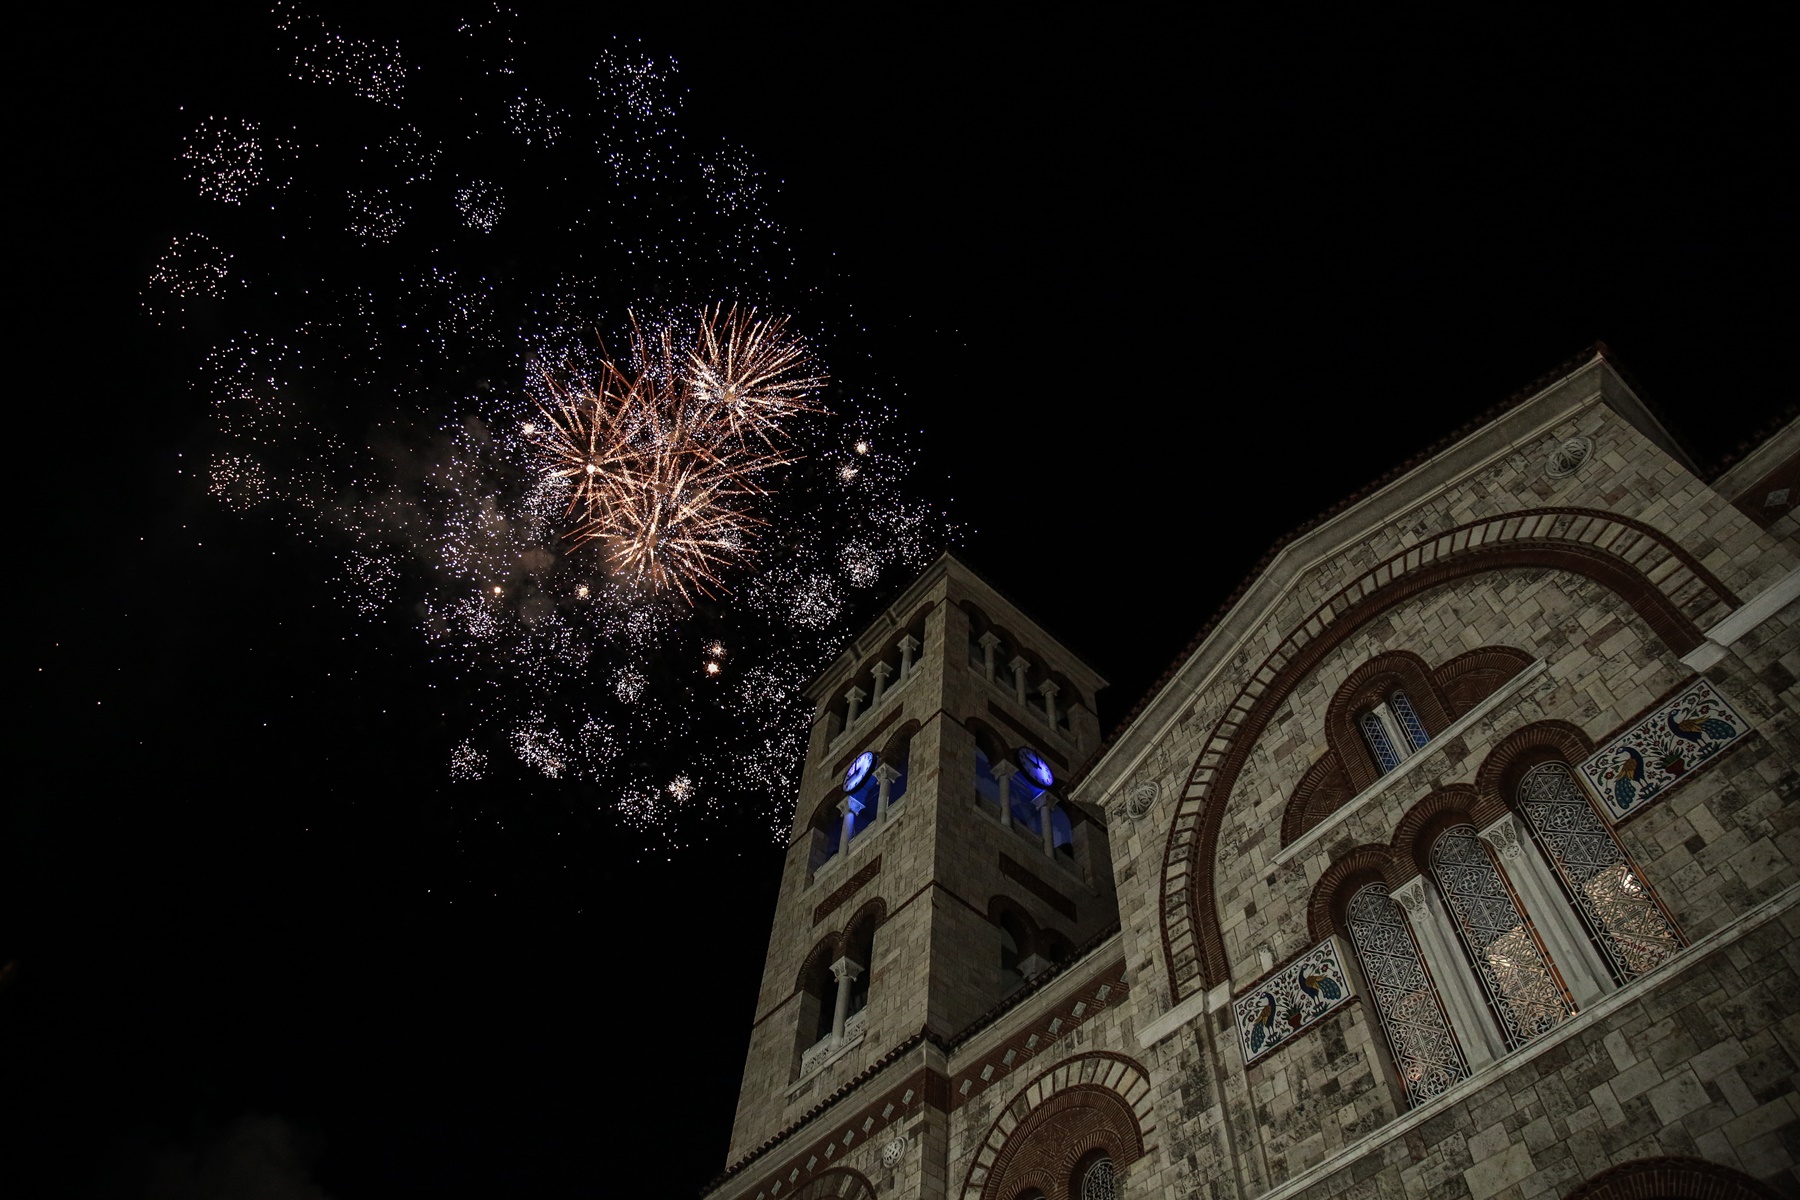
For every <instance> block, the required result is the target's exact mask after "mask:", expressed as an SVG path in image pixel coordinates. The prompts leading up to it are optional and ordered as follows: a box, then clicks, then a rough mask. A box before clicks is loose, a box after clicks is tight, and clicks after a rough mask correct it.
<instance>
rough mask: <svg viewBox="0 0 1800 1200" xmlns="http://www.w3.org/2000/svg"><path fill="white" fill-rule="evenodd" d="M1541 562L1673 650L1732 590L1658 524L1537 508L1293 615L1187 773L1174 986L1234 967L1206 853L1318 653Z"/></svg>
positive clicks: (1173, 868)
mask: <svg viewBox="0 0 1800 1200" xmlns="http://www.w3.org/2000/svg"><path fill="white" fill-rule="evenodd" d="M1520 567H1543V568H1550V569H1554V570H1561V571H1567V572H1570V573H1572V574H1576V575H1581V576H1585V577H1586V578H1588V579H1591V580H1593V581H1594V582H1596V583H1599V584H1600V585H1601V586H1603V587H1606V588H1608V589H1609V590H1611V591H1612V592H1613V593H1614V594H1616V595H1618V596H1619V597H1620V598H1621V599H1623V600H1624V601H1626V602H1627V603H1628V604H1630V605H1631V606H1632V608H1633V609H1635V610H1636V611H1637V613H1638V614H1639V615H1640V616H1641V617H1642V618H1643V619H1644V620H1645V621H1646V622H1647V623H1648V624H1649V625H1650V627H1651V629H1652V630H1654V631H1655V632H1656V634H1657V635H1658V636H1659V637H1660V638H1661V639H1662V640H1663V642H1664V643H1665V644H1666V645H1668V646H1669V648H1670V649H1672V650H1673V651H1674V652H1675V653H1677V654H1685V653H1686V652H1687V651H1689V650H1691V649H1693V648H1694V647H1695V646H1697V645H1699V643H1700V641H1701V636H1700V632H1699V629H1698V627H1697V625H1696V621H1697V620H1701V619H1706V618H1707V617H1708V616H1709V615H1716V614H1719V613H1722V612H1723V611H1724V610H1726V609H1728V608H1730V607H1733V606H1735V605H1736V603H1737V598H1736V597H1735V596H1734V595H1733V594H1732V593H1731V592H1730V591H1728V590H1727V589H1726V588H1725V586H1724V585H1723V584H1721V583H1720V582H1719V581H1718V579H1717V578H1715V577H1714V576H1713V575H1712V573H1711V572H1710V571H1708V570H1707V569H1706V568H1705V567H1704V566H1702V565H1701V564H1700V562H1699V560H1698V559H1697V558H1695V557H1694V556H1693V555H1692V554H1691V553H1689V552H1688V551H1687V550H1685V549H1683V548H1682V547H1681V546H1680V545H1679V544H1678V543H1676V542H1675V541H1673V540H1672V539H1670V538H1669V537H1668V536H1667V535H1665V534H1663V533H1662V532H1660V531H1659V530H1656V529H1654V528H1652V527H1651V526H1649V525H1646V524H1644V523H1642V522H1640V521H1636V520H1633V519H1631V518H1627V517H1623V516H1619V515H1618V514H1615V513H1607V512H1600V511H1595V510H1590V509H1533V510H1528V511H1524V512H1515V513H1509V514H1506V515H1504V516H1498V517H1492V518H1488V519H1486V520H1481V521H1475V522H1470V523H1468V524H1465V525H1459V526H1456V527H1455V528H1453V529H1449V530H1446V531H1445V532H1444V533H1442V534H1439V535H1438V536H1437V537H1435V538H1433V539H1431V540H1430V541H1427V542H1421V543H1418V544H1416V545H1414V546H1412V547H1410V548H1408V549H1407V550H1405V551H1403V552H1401V553H1399V554H1396V555H1393V556H1392V557H1390V558H1388V559H1387V560H1385V561H1383V562H1381V563H1380V564H1378V565H1377V566H1375V567H1374V568H1373V569H1371V570H1368V571H1365V572H1363V573H1362V574H1361V575H1360V576H1358V577H1357V578H1356V579H1355V580H1353V581H1352V582H1351V583H1349V584H1347V585H1345V586H1344V587H1342V588H1340V589H1338V591H1337V592H1336V593H1335V594H1333V595H1332V596H1331V597H1330V598H1329V599H1327V600H1326V601H1325V602H1324V603H1323V604H1321V605H1319V606H1318V607H1317V608H1316V609H1314V610H1313V612H1312V613H1311V615H1309V616H1307V617H1306V618H1304V619H1302V620H1300V621H1299V622H1297V624H1296V625H1295V626H1294V627H1293V628H1292V629H1291V631H1290V632H1289V633H1288V634H1287V636H1286V637H1285V638H1283V639H1282V641H1281V643H1280V644H1279V645H1278V646H1277V647H1276V648H1275V649H1274V650H1273V651H1271V652H1270V653H1269V655H1268V657H1267V658H1265V659H1264V660H1263V661H1262V663H1261V665H1259V666H1258V667H1256V668H1255V669H1254V670H1251V671H1249V672H1248V679H1247V682H1246V683H1245V684H1244V685H1243V686H1242V687H1241V688H1240V690H1239V692H1238V694H1237V696H1236V698H1235V699H1234V700H1233V701H1232V702H1231V703H1230V704H1229V705H1228V706H1227V707H1226V711H1225V713H1224V714H1223V715H1222V716H1221V717H1219V719H1218V721H1217V722H1216V723H1215V724H1214V726H1213V729H1212V732H1211V733H1210V734H1209V735H1208V736H1206V737H1205V738H1204V739H1203V741H1202V745H1203V746H1204V747H1205V749H1204V750H1203V751H1202V752H1201V754H1200V756H1199V758H1198V759H1197V760H1196V761H1195V763H1194V765H1193V768H1192V769H1191V770H1190V772H1189V774H1188V780H1187V785H1186V788H1185V789H1184V792H1183V796H1182V800H1181V802H1180V805H1179V806H1178V808H1177V810H1176V813H1175V815H1174V820H1173V823H1172V825H1171V828H1170V830H1169V837H1168V841H1167V843H1166V846H1165V849H1164V853H1163V871H1162V877H1163V900H1162V904H1161V911H1162V933H1163V954H1164V959H1165V962H1166V963H1167V967H1168V972H1169V978H1170V984H1171V987H1172V988H1173V990H1174V992H1175V995H1176V996H1177V997H1178V998H1179V997H1184V996H1186V995H1188V994H1189V993H1190V992H1192V991H1194V990H1195V989H1197V988H1200V987H1202V986H1210V985H1211V984H1213V983H1216V982H1218V981H1220V980H1222V979H1225V978H1227V977H1228V975H1229V968H1228V965H1227V962H1226V956H1225V945H1224V938H1223V934H1222V931H1221V928H1220V922H1219V912H1218V907H1217V898H1216V897H1215V896H1214V894H1213V888H1212V865H1213V862H1214V860H1215V859H1216V857H1217V854H1218V835H1219V828H1220V824H1221V822H1222V820H1223V817H1224V809H1225V802H1226V800H1227V799H1228V798H1229V797H1230V795H1231V790H1232V786H1233V784H1234V783H1235V782H1236V780H1237V777H1238V775H1239V774H1240V773H1241V772H1242V770H1243V769H1244V765H1245V763H1246V762H1247V761H1248V759H1249V755H1250V751H1251V749H1252V747H1254V745H1255V744H1256V741H1257V739H1258V737H1260V736H1261V734H1262V732H1263V730H1264V729H1265V728H1266V727H1267V725H1268V723H1269V721H1270V720H1271V719H1272V718H1273V716H1274V714H1275V711H1276V710H1277V709H1278V708H1279V707H1280V705H1281V703H1282V702H1283V701H1284V700H1285V699H1286V698H1287V696H1288V694H1289V693H1290V692H1291V691H1292V690H1293V689H1294V687H1295V686H1297V685H1298V684H1299V682H1300V681H1301V680H1302V679H1303V678H1305V677H1306V675H1307V674H1308V673H1309V672H1311V670H1312V669H1313V668H1314V667H1315V666H1317V665H1318V663H1319V662H1320V661H1321V660H1322V659H1323V658H1324V656H1325V655H1326V654H1327V653H1328V652H1329V651H1331V650H1332V649H1334V648H1335V647H1337V646H1338V645H1341V644H1342V643H1343V642H1344V641H1345V640H1347V639H1348V638H1349V637H1350V636H1351V635H1352V634H1353V633H1355V632H1356V631H1357V630H1358V629H1360V628H1362V627H1363V626H1364V625H1366V624H1368V622H1370V621H1372V620H1373V619H1375V618H1376V617H1378V616H1380V615H1382V614H1383V613H1386V612H1387V611H1389V610H1390V609H1392V608H1394V607H1395V606H1396V605H1398V604H1401V603H1402V602H1404V601H1407V600H1410V599H1412V598H1414V597H1416V596H1419V595H1421V594H1423V593H1424V592H1427V591H1429V590H1431V589H1432V588H1436V587H1439V586H1442V585H1444V584H1446V583H1450V582H1452V581H1454V580H1457V579H1463V578H1467V577H1469V576H1474V575H1481V574H1487V573H1490V572H1494V571H1499V570H1505V569H1508V568H1520Z"/></svg>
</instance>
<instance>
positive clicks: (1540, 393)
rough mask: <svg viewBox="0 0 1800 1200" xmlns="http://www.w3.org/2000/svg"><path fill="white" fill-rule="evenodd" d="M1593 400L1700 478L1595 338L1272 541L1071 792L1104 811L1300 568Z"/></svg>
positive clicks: (1115, 731)
mask: <svg viewBox="0 0 1800 1200" xmlns="http://www.w3.org/2000/svg"><path fill="white" fill-rule="evenodd" d="M1590 377H1591V378H1590ZM1559 393H1560V395H1559ZM1552 401H1555V403H1553V406H1552V407H1550V408H1549V409H1548V411H1541V410H1543V409H1544V406H1545V404H1547V403H1552ZM1594 403H1605V404H1607V405H1608V406H1609V407H1611V408H1613V409H1614V410H1615V411H1617V412H1618V413H1619V414H1620V415H1621V416H1622V417H1624V418H1625V419H1626V420H1628V421H1630V422H1631V424H1632V425H1634V426H1635V427H1636V428H1637V429H1638V430H1639V432H1641V433H1643V434H1644V436H1645V437H1647V438H1649V439H1650V440H1651V441H1652V442H1654V443H1656V445H1657V446H1658V447H1659V448H1661V449H1663V450H1664V451H1665V452H1667V453H1668V454H1669V455H1670V456H1671V457H1673V458H1674V459H1675V460H1676V461H1677V462H1678V463H1680V464H1681V465H1682V466H1683V467H1684V468H1685V469H1686V470H1688V471H1689V472H1691V473H1694V474H1695V475H1696V476H1697V475H1698V468H1697V467H1696V466H1695V464H1694V460H1693V459H1692V457H1691V456H1689V455H1688V453H1687V452H1686V451H1685V450H1683V449H1682V448H1681V446H1680V444H1679V443H1677V442H1676V441H1675V439H1674V437H1673V435H1672V434H1670V432H1669V430H1668V427H1667V426H1666V425H1665V424H1664V423H1663V422H1662V421H1661V420H1660V419H1659V418H1658V417H1657V415H1656V413H1655V412H1654V410H1653V409H1652V408H1651V407H1650V406H1649V405H1647V404H1646V403H1645V402H1644V401H1643V399H1642V398H1641V397H1639V396H1638V394H1637V393H1636V391H1635V390H1634V389H1633V388H1632V386H1631V384H1630V382H1629V381H1628V380H1627V379H1626V377H1625V376H1624V374H1623V372H1622V371H1621V370H1620V369H1619V366H1618V364H1617V362H1616V360H1615V358H1614V357H1613V355H1612V353H1611V351H1609V350H1608V349H1607V347H1606V345H1605V344H1604V343H1599V342H1596V343H1595V344H1594V345H1593V346H1590V347H1589V348H1587V349H1586V350H1584V351H1582V353H1581V354H1579V355H1577V356H1576V357H1574V358H1572V359H1569V360H1568V361H1566V362H1564V363H1563V364H1562V365H1561V366H1559V367H1557V368H1556V369H1555V370H1553V371H1551V372H1549V373H1547V374H1545V375H1542V376H1539V377H1538V378H1537V379H1536V380H1534V381H1533V382H1532V383H1530V384H1528V385H1527V386H1525V387H1524V388H1521V389H1520V390H1519V391H1517V392H1514V393H1513V394H1512V395H1510V396H1508V397H1507V398H1506V399H1505V400H1502V401H1501V402H1500V403H1498V404H1496V405H1494V406H1493V407H1492V408H1489V409H1488V410H1487V411H1485V412H1483V413H1482V414H1481V415H1480V416H1478V417H1476V418H1475V419H1473V420H1471V421H1469V422H1468V423H1466V424H1464V425H1463V426H1462V427H1460V428H1459V429H1457V430H1455V431H1454V432H1452V433H1450V434H1449V435H1447V436H1446V437H1444V438H1441V439H1439V440H1438V441H1437V442H1435V443H1433V444H1432V445H1430V446H1427V447H1426V448H1425V449H1423V450H1421V451H1419V452H1418V453H1417V454H1414V455H1413V456H1412V457H1410V458H1408V459H1407V460H1406V461H1404V462H1402V463H1401V464H1399V465H1398V466H1396V467H1395V468H1393V469H1392V470H1390V471H1388V472H1386V473H1384V474H1383V475H1381V476H1380V477H1378V478H1377V479H1375V480H1374V481H1373V482H1371V483H1370V484H1369V485H1367V486H1366V487H1363V488H1361V489H1359V490H1358V491H1356V492H1353V493H1351V494H1350V495H1348V496H1346V497H1345V498H1344V499H1343V500H1341V501H1339V502H1338V503H1337V504H1335V505H1333V506H1332V507H1331V508H1329V509H1327V510H1325V512H1323V513H1321V514H1320V515H1319V516H1317V517H1314V518H1313V519H1312V520H1310V521H1308V522H1306V523H1305V524H1303V525H1301V526H1299V527H1298V528H1296V529H1294V530H1293V531H1292V532H1290V533H1289V534H1287V535H1286V536H1285V537H1283V538H1281V539H1279V540H1278V541H1276V542H1275V543H1274V545H1272V546H1270V548H1269V549H1268V551H1267V552H1266V553H1265V554H1264V555H1263V556H1262V558H1261V559H1260V560H1258V562H1257V564H1256V565H1255V566H1254V567H1252V568H1251V569H1250V571H1249V573H1248V574H1247V575H1246V576H1245V577H1244V578H1243V580H1242V581H1241V582H1240V583H1239V584H1238V585H1237V587H1236V588H1234V589H1233V590H1232V592H1231V594H1230V595H1229V596H1227V597H1226V599H1225V601H1224V603H1222V604H1221V605H1220V606H1219V607H1218V608H1217V609H1216V610H1214V612H1213V615H1212V616H1211V617H1210V618H1209V619H1208V620H1207V622H1206V624H1204V625H1203V626H1201V628H1200V632H1199V633H1197V634H1196V635H1195V636H1194V637H1193V639H1192V640H1190V641H1189V642H1188V644H1187V646H1186V647H1185V648H1184V649H1183V650H1182V652H1181V653H1180V654H1179V655H1177V656H1176V658H1175V660H1174V661H1173V662H1171V663H1170V664H1169V666H1168V668H1167V669H1165V670H1164V671H1163V673H1162V674H1161V675H1160V676H1159V677H1158V678H1157V680H1156V682H1155V683H1153V684H1152V685H1151V686H1150V688H1149V690H1148V691H1147V692H1146V693H1145V694H1144V696H1143V698H1142V699H1140V700H1139V701H1138V702H1137V704H1135V705H1134V706H1133V707H1132V709H1131V711H1130V712H1128V713H1126V715H1125V716H1124V718H1123V719H1122V720H1121V721H1120V722H1119V723H1118V725H1117V726H1115V727H1114V729H1113V732H1112V733H1111V734H1110V735H1109V736H1108V737H1107V738H1106V739H1105V740H1104V741H1102V742H1101V743H1100V745H1099V747H1098V748H1096V750H1095V752H1094V754H1093V756H1091V757H1090V758H1089V759H1088V761H1087V762H1086V763H1084V764H1083V765H1082V766H1081V767H1080V768H1079V769H1077V770H1076V771H1075V772H1074V778H1073V781H1072V783H1071V785H1070V789H1069V791H1070V795H1071V796H1072V797H1074V798H1076V799H1078V800H1081V801H1083V802H1086V803H1089V804H1093V805H1095V806H1097V807H1103V805H1102V804H1101V798H1100V796H1097V795H1094V794H1093V793H1094V792H1095V790H1096V789H1098V790H1099V791H1100V792H1102V793H1104V791H1105V790H1106V789H1108V788H1110V787H1111V786H1113V785H1114V784H1116V783H1118V782H1119V781H1121V780H1122V779H1123V778H1124V777H1125V776H1127V775H1129V774H1130V773H1131V772H1132V771H1133V770H1135V769H1136V767H1137V765H1138V762H1139V760H1140V759H1141V758H1142V756H1143V754H1144V753H1145V749H1138V750H1137V751H1136V752H1133V750H1132V747H1135V746H1137V745H1138V744H1139V743H1140V742H1142V743H1143V744H1144V747H1145V748H1147V747H1148V746H1149V745H1154V744H1156V743H1157V742H1159V741H1160V740H1161V738H1162V735H1163V733H1164V732H1165V731H1166V730H1167V728H1168V727H1169V726H1170V725H1171V724H1172V723H1173V722H1174V721H1175V720H1177V719H1179V717H1180V715H1181V710H1182V709H1183V708H1184V707H1185V704H1186V701H1187V698H1188V697H1189V696H1192V695H1194V694H1197V693H1198V692H1199V691H1200V690H1201V689H1202V688H1203V687H1204V686H1205V683H1206V681H1207V680H1208V679H1210V677H1211V676H1212V675H1213V674H1214V673H1216V672H1217V671H1218V670H1219V669H1221V668H1222V667H1223V666H1224V665H1225V663H1226V662H1227V661H1228V659H1229V657H1230V652H1231V650H1230V647H1226V648H1224V649H1220V647H1219V645H1217V644H1215V643H1216V642H1217V638H1218V635H1219V634H1220V633H1221V631H1223V630H1225V629H1227V628H1237V627H1239V626H1242V625H1244V624H1245V623H1246V622H1247V621H1248V620H1249V619H1250V618H1251V616H1252V615H1260V614H1261V613H1263V612H1265V611H1267V609H1268V608H1269V606H1271V605H1272V604H1274V603H1276V602H1278V601H1279V600H1280V598H1281V596H1282V595H1284V594H1285V593H1286V591H1287V589H1288V588H1289V587H1290V586H1291V585H1292V583H1293V582H1294V581H1295V580H1297V579H1298V578H1299V576H1300V575H1301V574H1303V573H1304V572H1305V571H1306V570H1308V569H1310V568H1311V567H1312V566H1313V565H1314V564H1315V563H1317V562H1318V561H1320V560H1321V559H1324V558H1326V557H1329V556H1330V555H1332V554H1335V553H1338V552H1340V551H1341V550H1343V549H1344V548H1345V547H1347V546H1348V545H1349V544H1350V543H1352V542H1354V541H1355V540H1357V539H1358V538H1359V537H1360V536H1362V535H1363V533H1364V532H1366V527H1372V525H1374V524H1378V523H1379V522H1380V521H1382V520H1385V519H1388V517H1389V516H1390V515H1391V512H1402V511H1404V510H1406V509H1408V508H1410V507H1412V506H1414V505H1416V504H1418V503H1420V502H1421V501H1423V500H1424V499H1426V498H1427V497H1428V496H1429V495H1431V494H1433V493H1435V492H1436V491H1439V490H1441V489H1442V488H1443V487H1445V486H1447V484H1448V483H1449V482H1453V481H1454V480H1455V479H1458V478H1461V477H1463V476H1466V475H1468V474H1471V473H1473V472H1474V471H1477V470H1479V469H1481V468H1482V467H1483V466H1485V465H1486V464H1487V463H1488V462H1491V461H1492V460H1493V459H1494V458H1495V457H1497V456H1499V455H1501V454H1505V453H1509V452H1510V451H1512V450H1513V449H1514V448H1515V447H1517V446H1520V445H1523V444H1525V443H1527V442H1531V441H1535V440H1538V439H1541V438H1542V437H1543V435H1544V434H1545V433H1546V432H1547V431H1548V430H1549V429H1550V428H1552V427H1554V426H1555V425H1557V424H1559V423H1560V422H1562V421H1564V420H1566V419H1567V418H1568V416H1569V415H1570V414H1572V413H1573V412H1575V411H1576V410H1578V409H1581V408H1584V407H1587V406H1589V405H1591V404H1594ZM1446 476H1447V478H1446ZM1390 510H1391V511H1390ZM1243 636H1245V632H1244V630H1243V629H1241V628H1239V629H1238V636H1237V637H1236V638H1233V639H1230V641H1231V642H1232V643H1233V645H1235V643H1236V642H1237V641H1238V640H1241V638H1242V637H1243ZM1184 677H1185V678H1186V680H1187V682H1188V684H1189V686H1187V687H1183V688H1180V689H1179V695H1173V693H1175V692H1176V690H1177V689H1175V688H1174V687H1173V685H1174V684H1176V683H1177V682H1180V681H1181V680H1182V679H1183V678H1184ZM1172 696H1173V698H1171V697H1172ZM1152 727H1154V729H1153V730H1152Z"/></svg>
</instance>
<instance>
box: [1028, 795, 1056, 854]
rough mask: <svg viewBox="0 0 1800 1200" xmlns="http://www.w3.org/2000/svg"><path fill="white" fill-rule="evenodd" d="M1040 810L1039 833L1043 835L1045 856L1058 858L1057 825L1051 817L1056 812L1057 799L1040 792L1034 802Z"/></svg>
mask: <svg viewBox="0 0 1800 1200" xmlns="http://www.w3.org/2000/svg"><path fill="white" fill-rule="evenodd" d="M1033 803H1035V804H1036V805H1037V810H1038V831H1039V832H1040V833H1042V834H1043V841H1044V854H1045V856H1047V857H1049V858H1055V857H1056V825H1055V823H1054V822H1053V821H1051V819H1050V817H1051V815H1052V814H1053V813H1055V812H1056V797H1055V796H1054V795H1052V794H1051V793H1049V792H1039V793H1038V798H1037V799H1036V800H1035V801H1033Z"/></svg>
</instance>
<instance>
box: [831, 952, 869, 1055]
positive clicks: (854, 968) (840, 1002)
mask: <svg viewBox="0 0 1800 1200" xmlns="http://www.w3.org/2000/svg"><path fill="white" fill-rule="evenodd" d="M862 972H863V969H862V967H860V966H858V965H857V964H856V963H853V962H851V961H850V956H849V955H845V956H844V957H843V958H840V959H838V960H837V961H836V962H834V963H832V964H831V973H832V974H833V975H835V976H837V1008H835V1009H833V1010H832V1013H831V1040H832V1041H834V1042H841V1041H843V1040H844V1022H845V1021H847V1020H849V1019H850V984H851V983H852V982H853V981H854V980H855V979H856V977H857V976H858V975H861V974H862Z"/></svg>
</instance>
